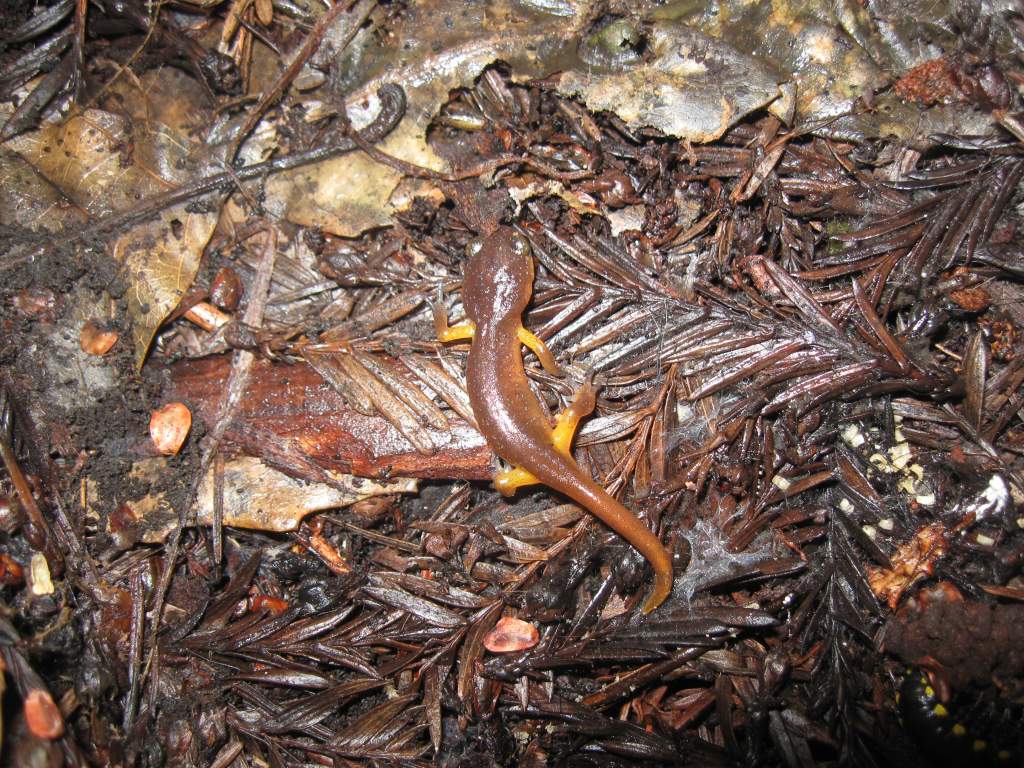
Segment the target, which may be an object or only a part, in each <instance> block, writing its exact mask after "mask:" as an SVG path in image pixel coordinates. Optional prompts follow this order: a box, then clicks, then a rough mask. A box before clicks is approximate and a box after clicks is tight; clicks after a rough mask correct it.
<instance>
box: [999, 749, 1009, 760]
mask: <svg viewBox="0 0 1024 768" xmlns="http://www.w3.org/2000/svg"><path fill="white" fill-rule="evenodd" d="M996 757H998V758H999V759H1000V760H1009V759H1010V750H1008V749H1000V750H999V752H998V753H996Z"/></svg>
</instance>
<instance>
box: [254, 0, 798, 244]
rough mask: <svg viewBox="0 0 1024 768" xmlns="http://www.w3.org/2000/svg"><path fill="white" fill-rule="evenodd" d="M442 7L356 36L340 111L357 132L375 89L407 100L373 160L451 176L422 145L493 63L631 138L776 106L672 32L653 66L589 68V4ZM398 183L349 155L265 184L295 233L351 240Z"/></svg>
mask: <svg viewBox="0 0 1024 768" xmlns="http://www.w3.org/2000/svg"><path fill="white" fill-rule="evenodd" d="M444 7H445V3H444V2H443V0H434V2H430V3H417V4H416V5H414V6H411V7H409V8H407V9H405V13H404V14H403V15H402V17H401V18H400V19H399V23H398V24H397V26H396V29H395V30H394V34H393V35H391V36H389V37H387V38H385V39H383V40H378V39H375V38H373V37H372V36H371V34H370V33H369V32H367V33H365V34H363V33H360V35H359V36H357V37H356V40H355V41H354V44H353V46H352V49H351V50H353V51H354V52H353V53H349V54H347V56H348V57H349V59H350V60H351V65H352V66H353V67H354V68H355V67H357V68H358V71H359V72H360V75H359V76H358V77H359V81H358V82H357V83H356V84H355V85H357V87H356V88H355V89H354V91H353V94H352V96H351V98H350V99H349V101H348V104H347V109H348V114H349V116H350V117H351V119H352V123H353V125H354V127H356V128H359V127H361V126H362V125H364V124H365V123H366V122H368V121H369V120H370V119H371V117H372V116H373V115H374V114H376V111H377V104H376V97H375V95H374V94H375V93H376V91H377V88H378V87H379V86H380V85H381V84H382V83H386V82H393V83H400V84H401V85H402V87H403V88H405V91H406V95H407V97H408V100H409V105H408V109H407V112H406V116H405V118H404V119H403V120H402V122H401V123H400V124H399V126H398V127H397V128H396V129H395V131H394V132H393V133H392V134H391V135H390V136H389V137H388V138H387V139H386V140H385V141H384V142H382V143H381V144H380V149H382V150H384V151H386V152H388V153H390V154H392V155H394V156H395V157H398V158H400V159H402V160H405V161H407V162H410V163H414V164H416V165H420V166H423V167H426V168H431V169H434V170H446V166H445V164H444V163H443V162H442V161H441V160H440V159H439V158H438V157H437V155H436V154H435V153H434V151H433V150H432V149H431V148H430V147H429V146H428V144H427V142H426V136H427V128H428V126H429V125H430V123H431V121H432V120H433V119H434V117H435V116H436V115H437V114H438V111H439V110H440V107H441V105H442V104H444V103H445V102H446V101H447V100H448V98H449V95H450V93H451V92H452V91H453V90H455V89H457V88H465V87H468V86H470V85H472V83H473V81H474V80H475V79H476V78H477V77H478V76H479V75H480V73H481V72H482V71H483V70H484V68H485V67H487V66H488V65H490V64H493V63H495V62H502V63H503V64H505V65H507V66H509V67H510V68H511V70H512V75H513V77H514V78H516V79H526V78H531V77H545V76H547V75H551V74H554V73H557V72H561V73H562V74H561V75H560V77H559V78H558V80H557V85H558V88H559V89H560V90H561V91H562V92H563V93H566V94H580V95H581V96H582V97H583V99H584V101H585V102H586V103H587V104H588V105H589V106H591V108H593V109H605V110H608V111H611V112H614V113H615V114H617V115H618V116H619V117H620V118H622V119H623V120H624V121H626V123H627V124H629V125H630V126H631V127H651V128H657V129H659V130H661V131H663V132H664V133H666V134H667V135H671V136H678V137H681V138H688V139H692V140H694V141H709V140H711V139H713V138H717V137H718V136H720V135H721V134H722V133H723V132H724V131H725V129H726V128H728V127H729V126H730V125H733V124H734V123H735V122H736V121H737V120H739V119H740V118H742V117H743V116H744V115H746V114H748V113H749V112H751V111H752V110H755V109H758V108H760V107H762V106H764V105H766V104H768V103H770V102H772V101H773V100H775V99H777V98H779V96H780V91H779V87H778V82H779V79H778V78H777V77H776V76H775V75H774V74H773V73H770V72H769V71H767V70H766V69H764V67H763V66H762V65H760V64H759V63H758V62H756V61H754V60H752V59H750V58H749V57H746V56H743V55H741V54H739V53H737V52H736V51H735V50H733V49H732V48H731V47H729V46H728V45H726V44H724V43H720V42H717V41H714V40H712V39H710V38H707V37H704V36H703V35H701V34H700V33H697V32H694V31H692V30H688V29H687V28H685V27H682V26H680V25H677V24H668V23H658V24H655V25H654V26H653V27H652V28H651V31H650V33H649V34H650V37H649V39H648V40H647V41H646V43H645V45H646V46H647V48H648V49H649V51H650V62H646V61H645V62H643V63H638V62H637V61H635V60H634V59H635V58H637V57H635V56H634V57H633V58H629V57H625V58H621V59H617V60H615V61H613V62H611V63H610V65H608V64H607V63H606V65H605V66H601V67H597V68H595V66H594V65H593V63H592V59H591V57H590V56H589V54H588V53H587V51H588V50H589V49H590V48H593V47H594V45H595V43H593V42H592V38H593V36H594V35H596V36H597V38H598V39H599V38H600V34H601V33H600V30H599V31H598V32H596V33H588V24H589V22H590V18H589V11H590V9H589V8H588V7H586V6H585V4H584V5H581V6H580V7H578V8H575V9H573V10H574V13H573V14H572V15H570V16H565V15H562V14H559V13H545V12H543V11H542V10H540V9H539V7H538V6H534V7H533V8H529V7H527V6H526V5H525V4H523V5H520V6H518V7H516V6H511V7H509V8H508V9H507V11H508V12H507V13H504V14H499V13H492V12H489V10H488V9H487V7H486V6H484V5H475V4H473V5H467V6H464V7H462V8H461V11H460V13H458V14H449V13H445V12H443V10H441V9H443V8H444ZM338 23H339V24H343V23H345V20H344V18H342V19H339V22H338ZM588 34H591V36H590V37H588ZM396 43H398V44H400V45H399V46H397V47H396ZM612 44H613V45H614V43H612ZM600 45H601V43H597V46H598V47H600ZM588 59H591V60H590V61H588ZM400 180H401V174H400V173H399V172H397V171H395V170H394V169H391V168H385V167H383V166H381V165H379V164H377V163H375V162H373V161H372V160H370V159H369V158H367V157H365V156H364V155H361V154H359V153H356V154H353V155H351V156H346V157H342V158H338V159H336V160H331V161H329V162H327V163H323V164H320V165H318V166H316V167H313V168H310V169H302V170H297V171H293V172H289V173H286V174H280V175H278V176H276V177H275V178H273V179H271V180H270V181H269V182H268V184H267V191H268V196H269V200H268V207H270V208H271V209H272V210H274V212H276V213H278V214H279V215H283V216H286V217H287V218H288V219H290V220H291V221H294V222H296V223H299V224H303V225H306V226H318V227H322V228H323V229H325V230H327V231H330V232H333V233H335V234H338V235H343V236H354V235H357V234H359V233H360V232H362V231H364V230H366V229H368V228H370V227H374V226H382V225H384V224H386V223H387V222H388V221H389V220H390V218H391V216H392V215H393V213H394V208H393V202H392V201H391V195H392V192H393V190H395V188H396V186H397V185H398V182H399V181H400Z"/></svg>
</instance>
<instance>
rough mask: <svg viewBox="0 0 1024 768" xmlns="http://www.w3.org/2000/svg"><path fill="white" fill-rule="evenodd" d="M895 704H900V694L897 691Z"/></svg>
mask: <svg viewBox="0 0 1024 768" xmlns="http://www.w3.org/2000/svg"><path fill="white" fill-rule="evenodd" d="M896 703H897V704H899V703H900V692H899V691H896Z"/></svg>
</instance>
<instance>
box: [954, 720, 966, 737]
mask: <svg viewBox="0 0 1024 768" xmlns="http://www.w3.org/2000/svg"><path fill="white" fill-rule="evenodd" d="M953 735H954V736H966V735H967V729H966V728H964V727H963V726H962V725H961V724H960V723H957V724H956V725H954V726H953Z"/></svg>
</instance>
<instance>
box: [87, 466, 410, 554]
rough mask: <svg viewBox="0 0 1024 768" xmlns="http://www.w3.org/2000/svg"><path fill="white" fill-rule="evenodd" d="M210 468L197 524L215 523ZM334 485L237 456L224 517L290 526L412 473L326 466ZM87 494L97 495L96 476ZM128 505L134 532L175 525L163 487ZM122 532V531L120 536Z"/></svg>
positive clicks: (144, 471)
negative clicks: (389, 476) (394, 475)
mask: <svg viewBox="0 0 1024 768" xmlns="http://www.w3.org/2000/svg"><path fill="white" fill-rule="evenodd" d="M213 471H214V470H213V469H211V470H210V471H209V472H208V473H207V475H206V477H205V478H204V479H203V482H202V483H201V485H200V487H199V493H198V495H197V498H196V502H195V506H194V509H195V514H196V524H197V525H212V523H213ZM164 472H166V459H162V458H156V459H143V460H141V461H138V462H136V463H135V464H134V465H133V467H132V471H131V477H132V478H133V479H136V480H139V481H142V482H149V483H152V482H154V481H157V480H159V478H160V477H162V476H163V474H162V473H164ZM327 476H328V477H330V479H331V482H332V485H327V484H326V483H311V482H307V481H304V480H296V479H295V478H293V477H289V476H288V475H286V474H284V473H282V472H278V471H277V470H276V469H273V468H271V467H268V466H267V465H265V464H264V463H263V462H261V461H260V460H259V459H255V458H250V457H247V456H241V457H238V458H235V459H231V460H230V461H227V462H225V464H224V477H223V480H224V486H223V487H224V509H223V514H224V517H223V522H224V525H225V526H228V527H233V528H248V529H254V530H261V531H278V532H280V531H293V530H295V529H296V528H298V527H299V524H300V523H301V522H302V519H303V518H304V517H306V516H307V515H309V514H311V513H313V512H318V511H320V510H324V509H334V508H337V507H346V506H349V505H351V504H355V503H356V502H357V501H362V500H363V499H368V498H371V497H374V496H383V495H388V494H394V493H415V491H416V488H417V481H416V480H414V479H411V478H403V479H398V480H391V481H387V482H377V481H374V480H368V479H366V478H361V477H354V476H352V475H346V474H343V473H341V472H327ZM89 487H90V491H89V493H88V495H89V496H90V497H92V498H95V497H96V493H97V492H98V489H97V488H96V484H95V482H92V481H90V482H89ZM127 504H128V505H129V506H130V508H131V511H132V520H131V521H130V522H131V525H132V526H133V527H134V528H135V531H134V535H133V536H132V538H134V539H135V540H137V541H141V542H143V543H146V544H159V543H160V542H162V541H164V540H166V538H167V536H168V535H169V534H170V532H171V531H172V530H174V528H175V526H176V525H177V519H178V518H177V513H176V511H175V510H174V509H172V508H171V506H170V504H169V503H168V501H167V499H166V497H165V496H164V494H163V493H151V494H149V495H147V496H144V497H142V498H139V499H131V500H129V501H128V502H127ZM121 538H124V537H121Z"/></svg>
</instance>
